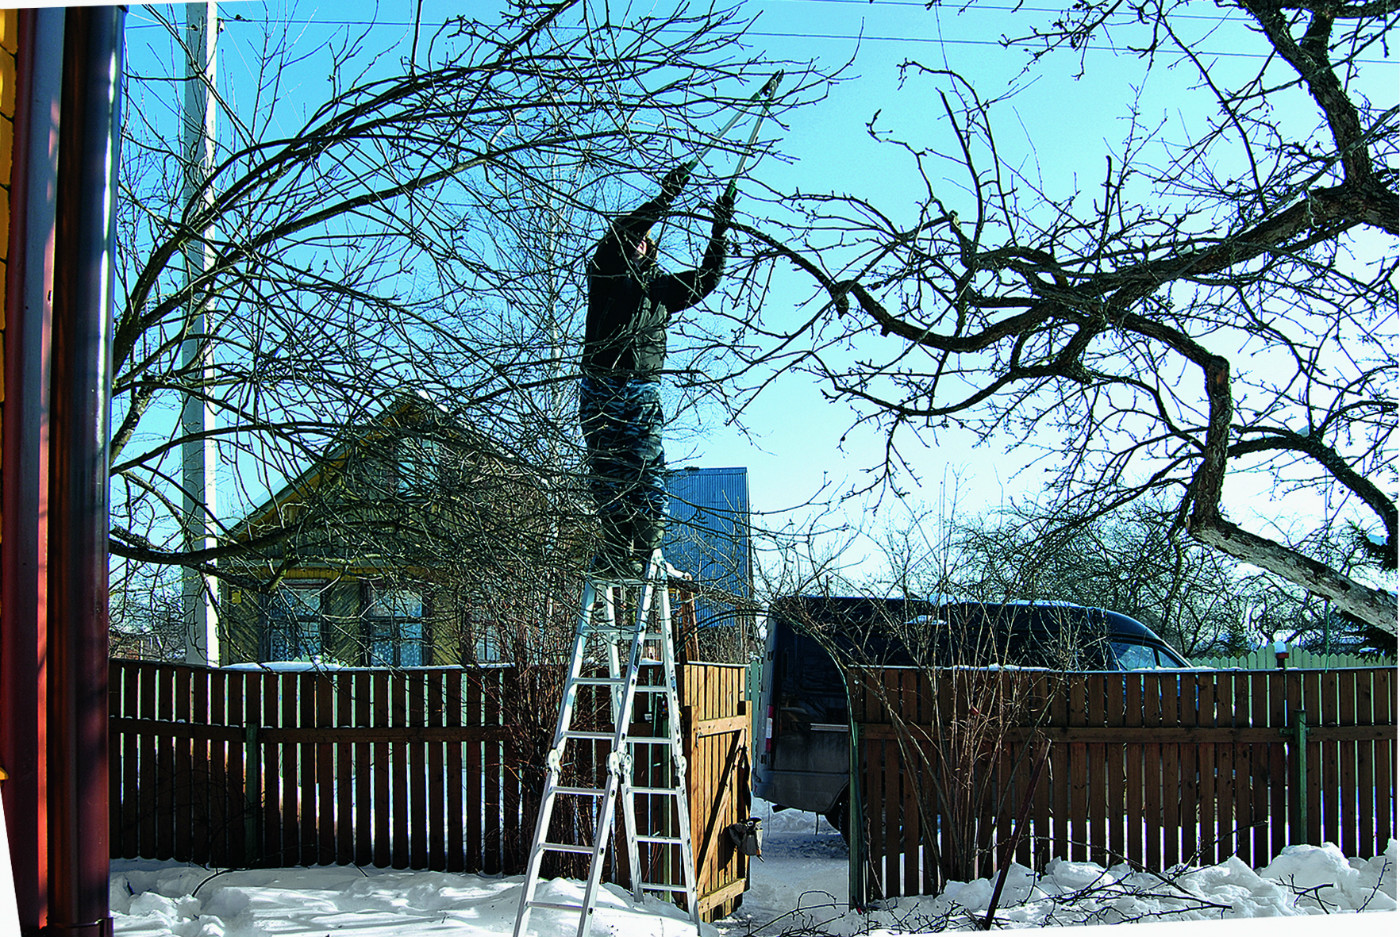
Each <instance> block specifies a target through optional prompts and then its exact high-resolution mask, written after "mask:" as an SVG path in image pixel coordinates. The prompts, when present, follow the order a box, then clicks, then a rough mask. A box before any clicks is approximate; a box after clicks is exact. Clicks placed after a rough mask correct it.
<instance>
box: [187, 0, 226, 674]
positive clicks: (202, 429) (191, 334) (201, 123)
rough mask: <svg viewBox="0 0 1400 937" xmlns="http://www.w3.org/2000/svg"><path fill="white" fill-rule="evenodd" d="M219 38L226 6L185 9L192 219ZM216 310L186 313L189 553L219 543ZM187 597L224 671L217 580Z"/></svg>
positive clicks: (202, 184)
mask: <svg viewBox="0 0 1400 937" xmlns="http://www.w3.org/2000/svg"><path fill="white" fill-rule="evenodd" d="M218 35H219V8H218V4H217V3H216V2H215V0H205V2H201V3H189V4H186V5H185V36H184V44H185V49H186V57H185V110H184V128H183V131H184V132H183V134H182V142H183V144H184V155H185V179H184V191H183V196H184V198H183V203H184V205H185V212H186V217H187V218H194V217H197V216H200V215H203V214H204V212H205V210H206V209H207V208H209V207H211V206H212V205H213V201H214V199H213V193H212V191H211V190H210V189H209V188H208V187H207V186H206V183H207V182H208V180H209V176H210V175H211V174H212V173H213V171H214V115H215V110H214V107H215V100H214V95H213V94H212V93H211V91H212V89H213V87H214V46H215V43H216V41H217V39H218ZM212 234H213V226H212V225H207V226H205V227H204V228H203V229H201V230H200V231H199V232H198V233H197V234H196V235H195V236H194V237H191V238H190V239H189V240H188V241H187V242H186V245H185V282H186V283H187V284H193V283H196V282H197V281H199V280H200V279H201V278H202V277H203V276H204V274H205V273H206V271H208V270H209V268H210V267H211V266H213V249H212V246H211V244H210V239H211V237H212ZM210 312H211V310H210V309H209V301H208V296H207V290H206V288H205V287H204V286H198V287H196V288H195V289H193V290H192V291H191V293H190V302H189V306H188V308H187V311H186V314H185V336H184V341H183V342H182V343H181V346H180V363H181V366H182V368H183V371H184V373H185V376H186V380H187V381H188V382H189V384H190V385H191V386H192V387H193V388H195V390H194V391H193V392H187V393H186V394H185V403H184V408H183V410H182V411H181V415H180V428H181V430H182V432H183V434H184V437H185V442H184V444H183V446H182V447H181V455H182V461H183V469H184V471H183V483H184V505H183V506H184V528H185V530H184V534H185V536H184V541H185V544H184V545H185V549H186V550H200V549H206V548H209V547H213V546H214V545H215V543H216V542H217V541H216V538H215V519H216V513H215V505H216V501H215V466H216V465H217V464H218V461H217V453H216V452H215V448H214V441H213V436H212V430H213V429H214V423H215V420H214V408H213V407H212V406H211V405H210V404H209V402H208V401H207V400H206V399H205V396H204V395H205V394H206V393H208V392H209V388H210V386H211V379H212V377H213V369H212V367H211V365H212V363H213V361H212V347H213V346H212V342H210V340H209V329H210V321H209V320H210ZM182 573H183V575H182V577H181V593H182V597H183V605H184V612H185V661H186V663H191V664H206V665H209V666H217V665H218V663H219V635H218V624H219V622H218V611H217V609H216V607H215V605H214V596H215V595H216V594H217V593H216V591H215V588H216V581H215V579H214V577H213V576H207V575H204V574H202V573H200V572H199V571H198V570H196V569H192V568H190V567H185V568H184V569H183V570H182Z"/></svg>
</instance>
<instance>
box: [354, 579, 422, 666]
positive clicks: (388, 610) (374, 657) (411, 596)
mask: <svg viewBox="0 0 1400 937" xmlns="http://www.w3.org/2000/svg"><path fill="white" fill-rule="evenodd" d="M365 620H366V623H367V627H368V630H369V656H370V659H369V663H370V666H372V667H421V666H423V664H424V663H425V661H424V658H425V657H426V656H427V652H426V640H425V638H426V635H425V633H424V625H423V597H422V595H421V594H420V593H418V592H415V591H412V590H409V589H396V588H391V587H388V586H383V585H380V584H378V583H371V584H370V586H369V599H368V604H367V606H366V610H365Z"/></svg>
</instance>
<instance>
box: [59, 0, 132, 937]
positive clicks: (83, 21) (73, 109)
mask: <svg viewBox="0 0 1400 937" xmlns="http://www.w3.org/2000/svg"><path fill="white" fill-rule="evenodd" d="M124 20H125V10H124V9H123V8H121V7H79V8H70V9H68V10H67V11H66V14H65V20H64V43H63V75H64V82H63V93H62V109H61V119H60V123H59V148H58V218H57V228H56V231H57V239H56V242H55V252H54V328H53V391H52V405H53V420H52V426H53V433H52V445H53V450H52V461H51V463H50V494H51V511H50V516H51V527H50V537H49V547H50V552H49V555H50V566H49V609H50V618H49V623H50V629H49V662H50V678H49V690H50V692H49V698H48V701H49V720H50V725H49V766H50V772H49V779H50V781H49V791H50V802H51V811H50V818H51V819H50V844H51V867H50V868H51V879H50V897H49V917H48V922H47V925H46V926H45V928H44V931H43V933H45V934H58V933H62V934H65V935H68V934H72V935H83V937H89V935H90V937H102V935H110V934H111V933H112V918H111V916H110V909H109V907H108V899H107V879H108V873H109V853H110V845H109V842H110V841H109V832H108V831H109V827H108V822H109V812H108V788H107V765H108V758H107V526H108V503H107V469H108V449H107V439H108V434H109V422H110V406H111V368H110V363H109V358H110V355H111V347H110V345H111V339H110V323H111V309H112V289H113V270H112V257H111V249H112V209H113V198H114V194H115V182H116V179H115V170H116V165H117V154H118V149H119V148H118V141H119V139H120V138H119V136H118V134H117V127H118V114H119V111H118V104H119V90H120V85H121V49H122V26H123V23H124Z"/></svg>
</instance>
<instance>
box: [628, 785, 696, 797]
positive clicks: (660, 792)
mask: <svg viewBox="0 0 1400 937" xmlns="http://www.w3.org/2000/svg"><path fill="white" fill-rule="evenodd" d="M627 790H628V791H629V792H630V793H633V794H649V795H652V796H655V797H675V796H677V795H679V794H681V793H683V791H681V790H680V789H679V788H675V787H629V788H628V789H627Z"/></svg>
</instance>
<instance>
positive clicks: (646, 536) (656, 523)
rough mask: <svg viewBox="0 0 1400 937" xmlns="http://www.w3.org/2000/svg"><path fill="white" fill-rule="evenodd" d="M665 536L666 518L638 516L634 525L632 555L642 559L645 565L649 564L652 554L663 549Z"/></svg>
mask: <svg viewBox="0 0 1400 937" xmlns="http://www.w3.org/2000/svg"><path fill="white" fill-rule="evenodd" d="M665 537H666V520H665V518H650V517H639V518H637V520H636V522H635V523H634V524H633V525H632V556H633V557H634V558H635V559H638V560H641V562H642V564H643V566H645V565H647V564H649V563H650V562H651V555H652V554H653V553H655V552H656V551H657V550H659V549H661V541H662V540H663V539H665Z"/></svg>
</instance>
